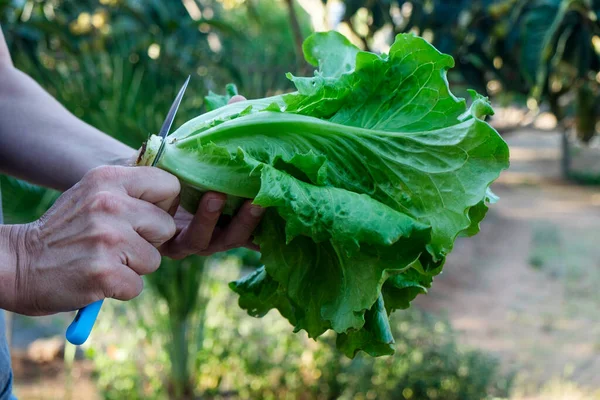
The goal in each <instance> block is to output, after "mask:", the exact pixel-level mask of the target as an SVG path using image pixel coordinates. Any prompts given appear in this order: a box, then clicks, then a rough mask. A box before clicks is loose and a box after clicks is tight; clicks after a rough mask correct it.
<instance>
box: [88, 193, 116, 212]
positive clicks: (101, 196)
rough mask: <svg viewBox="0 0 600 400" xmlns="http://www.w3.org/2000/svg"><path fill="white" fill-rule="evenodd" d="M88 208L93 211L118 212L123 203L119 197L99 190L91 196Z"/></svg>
mask: <svg viewBox="0 0 600 400" xmlns="http://www.w3.org/2000/svg"><path fill="white" fill-rule="evenodd" d="M88 209H89V210H90V211H91V212H93V213H106V214H113V215H114V214H119V213H120V212H121V211H122V209H123V205H122V202H121V200H120V199H119V197H118V196H117V195H116V194H114V193H112V192H108V191H101V192H97V193H95V194H94V195H93V196H91V199H90V202H89V206H88Z"/></svg>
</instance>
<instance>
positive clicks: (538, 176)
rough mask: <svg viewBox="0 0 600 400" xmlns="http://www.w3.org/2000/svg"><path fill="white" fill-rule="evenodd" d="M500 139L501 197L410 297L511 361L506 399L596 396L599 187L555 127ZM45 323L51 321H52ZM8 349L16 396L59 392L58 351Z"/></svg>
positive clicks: (20, 343) (85, 384) (81, 381)
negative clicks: (49, 354) (38, 355)
mask: <svg viewBox="0 0 600 400" xmlns="http://www.w3.org/2000/svg"><path fill="white" fill-rule="evenodd" d="M506 139H507V141H508V143H509V145H510V147H511V168H510V169H509V171H507V172H505V173H503V175H502V176H501V178H500V179H499V180H498V182H497V183H496V184H495V185H494V186H493V190H494V191H495V192H496V194H498V195H499V196H500V201H499V202H498V203H497V204H496V205H494V206H493V207H492V209H491V210H490V212H489V215H488V217H487V218H486V219H485V221H484V222H483V224H482V227H481V233H480V234H479V235H477V236H475V237H473V238H464V239H460V240H459V241H458V242H457V243H456V247H455V250H454V251H453V252H452V254H451V255H450V257H449V258H448V262H447V265H446V267H445V269H444V272H443V274H442V275H441V276H439V277H438V278H437V279H436V280H435V282H434V285H433V288H432V289H431V290H430V293H429V294H428V295H426V296H421V297H420V298H419V299H418V301H416V306H417V307H421V308H423V309H426V310H428V311H431V312H433V313H436V314H439V315H442V316H445V317H447V318H449V320H450V321H451V323H452V324H453V326H454V327H455V329H456V330H457V331H458V332H459V335H458V337H459V341H460V342H461V343H463V344H464V345H468V346H472V347H476V348H480V349H482V350H485V351H488V352H490V353H492V354H494V355H496V356H497V357H498V358H499V359H500V360H501V362H502V365H503V368H504V369H505V370H506V371H507V372H510V371H518V375H517V389H518V390H517V391H516V393H515V395H514V399H528V400H533V399H535V400H541V399H544V400H560V399H565V400H566V399H571V400H576V399H582V400H583V399H591V398H596V397H592V394H591V393H590V392H586V390H588V389H589V390H597V389H598V390H600V380H599V379H597V376H598V371H600V307H599V306H600V290H598V287H600V246H599V245H598V239H597V238H598V236H597V234H598V230H599V228H600V190H599V189H598V187H592V186H589V187H585V186H578V185H575V184H569V183H565V182H564V181H563V180H562V179H561V178H560V169H559V166H560V164H559V155H560V153H559V148H560V146H559V143H560V135H559V134H557V133H555V132H554V133H553V132H539V131H530V130H522V131H518V132H514V133H511V134H508V135H507V136H506ZM44 321H45V320H44ZM26 323H27V320H24V319H21V318H20V319H17V320H16V321H15V331H17V332H19V335H18V337H15V340H14V343H15V344H16V345H17V347H24V346H25V345H26V344H27V343H28V342H29V341H30V339H28V338H29V336H27V335H28V332H39V328H34V326H33V325H32V326H29V327H28V325H25V324H26ZM44 323H45V322H44ZM37 325H39V324H37ZM48 326H49V327H48ZM58 328H59V329H58V332H62V329H64V325H63V323H59V324H58ZM35 329H38V331H36V330H35ZM44 329H45V331H44V332H46V333H47V334H49V332H51V331H57V329H56V327H55V326H54V325H52V324H51V323H50V322H48V324H47V326H46V325H45V328H44ZM14 359H15V375H16V381H17V393H18V394H20V397H21V399H51V398H63V392H62V391H63V390H64V386H63V385H64V384H63V382H64V371H63V370H62V368H61V366H60V365H61V364H60V362H59V361H55V362H53V363H50V364H48V365H46V366H44V367H39V366H38V367H36V368H33V369H32V368H31V365H29V366H28V367H27V365H25V364H24V363H27V362H28V361H26V359H27V357H26V356H25V355H24V353H23V351H19V352H15V356H14ZM26 367H27V368H26ZM74 371H75V376H76V378H75V379H74V385H75V386H74V389H73V393H77V394H79V395H81V394H82V393H87V395H85V398H93V397H92V396H93V392H94V390H93V384H92V379H91V378H90V376H91V375H90V374H91V372H90V371H91V366H90V365H89V364H87V363H86V362H84V361H79V362H77V363H76V365H75V367H74ZM556 378H563V379H565V380H568V381H572V382H574V383H575V384H577V385H579V386H580V388H578V389H574V388H572V387H571V386H570V384H569V385H565V384H559V383H554V384H552V382H553V380H555V379H556ZM549 382H550V383H549ZM544 385H545V388H543V389H540V388H541V387H542V386H544ZM75 398H80V396H75Z"/></svg>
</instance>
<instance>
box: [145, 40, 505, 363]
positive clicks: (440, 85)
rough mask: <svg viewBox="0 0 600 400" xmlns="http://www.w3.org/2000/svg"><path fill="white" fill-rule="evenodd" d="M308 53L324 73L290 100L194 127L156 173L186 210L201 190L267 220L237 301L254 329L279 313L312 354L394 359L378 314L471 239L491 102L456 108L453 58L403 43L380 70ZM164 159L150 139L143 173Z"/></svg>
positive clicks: (487, 168) (492, 170)
mask: <svg viewBox="0 0 600 400" xmlns="http://www.w3.org/2000/svg"><path fill="white" fill-rule="evenodd" d="M304 51H305V56H306V58H307V60H308V61H309V62H311V63H313V64H315V65H317V64H318V67H319V70H318V71H317V72H316V73H315V76H314V77H311V78H299V77H293V76H291V75H288V76H289V77H290V79H291V80H292V81H293V82H294V84H295V85H296V87H297V89H298V92H295V93H291V94H287V95H283V96H276V97H269V98H265V99H258V100H251V101H246V102H240V103H235V104H231V105H225V106H223V107H221V108H218V109H216V110H214V111H212V112H209V113H206V114H204V115H201V116H199V117H197V118H195V119H192V120H190V121H189V122H187V123H186V124H184V125H183V126H181V127H180V128H179V129H178V130H177V131H176V132H174V133H173V134H172V135H171V136H170V137H169V139H168V141H167V144H166V146H165V147H164V152H163V154H162V156H161V158H160V160H158V164H157V166H158V167H159V168H162V169H165V170H167V171H169V172H171V173H173V174H174V175H176V176H177V177H179V178H180V180H181V181H182V185H183V191H182V196H181V203H182V205H183V206H184V207H185V208H187V209H188V210H194V209H195V208H196V206H197V202H198V199H199V196H200V193H201V192H202V191H205V190H217V191H220V192H224V193H227V194H229V195H230V196H229V201H230V204H229V208H230V209H229V212H231V210H232V209H234V208H236V207H237V205H238V204H239V201H241V199H242V198H253V199H254V203H255V204H258V205H261V206H263V207H270V209H269V210H268V211H267V213H266V214H265V217H264V218H263V220H262V223H261V227H260V229H259V230H258V231H257V233H256V235H255V238H256V242H257V243H259V244H260V246H261V251H262V254H263V261H264V263H265V268H264V269H261V270H259V271H257V272H255V273H253V274H252V275H250V276H248V277H247V278H246V279H243V280H241V281H238V282H237V283H235V284H233V285H232V288H233V289H234V290H235V291H237V292H238V293H239V294H240V296H241V299H240V305H241V306H242V307H244V308H247V309H248V311H249V313H250V314H252V315H263V314H264V313H266V312H267V311H268V310H269V309H270V308H277V309H278V310H279V311H280V312H281V314H282V315H284V316H285V317H286V318H287V319H288V320H290V322H291V323H292V324H293V325H294V326H295V328H296V330H300V329H304V330H306V331H307V332H308V334H309V336H310V337H314V338H316V337H318V336H320V335H321V334H323V333H324V332H325V331H326V330H328V329H333V330H334V331H336V332H337V333H339V334H340V336H339V337H338V346H339V347H340V349H341V350H343V351H344V352H345V353H346V354H347V355H348V356H350V357H353V356H354V355H355V354H356V352H357V351H359V350H365V351H367V352H368V353H369V354H371V355H374V356H379V355H383V354H390V353H392V352H393V337H392V336H391V332H390V330H389V322H388V316H387V313H389V312H391V311H393V310H394V309H399V308H406V307H408V303H409V302H410V301H411V300H412V299H413V298H414V297H415V296H416V295H417V294H418V293H420V292H423V291H425V288H427V287H429V285H430V283H431V279H432V278H431V277H432V276H434V275H436V274H437V273H439V271H440V270H441V267H442V265H443V263H444V257H445V255H446V254H447V253H448V252H450V251H451V249H452V245H453V242H454V239H455V238H456V236H457V235H458V234H461V233H464V232H466V233H467V234H469V235H471V234H474V233H476V232H477V227H478V224H479V222H480V221H481V220H482V218H483V217H484V215H485V210H486V209H487V208H486V205H485V201H486V199H488V200H489V198H490V195H489V191H488V186H489V185H490V183H491V182H492V181H493V180H494V179H495V178H497V177H498V175H499V173H500V171H501V170H502V169H504V168H507V167H508V147H507V146H506V144H505V143H504V141H503V140H502V139H501V138H500V136H499V135H498V134H497V132H495V131H494V130H493V129H492V128H491V127H490V126H489V125H488V124H487V123H486V122H485V121H484V120H483V119H484V118H485V116H486V115H489V114H491V113H492V110H491V107H490V105H489V103H488V102H487V99H485V98H483V97H481V96H479V95H477V94H475V93H472V95H473V104H472V105H471V107H470V108H467V107H466V105H465V102H464V100H459V99H457V98H456V97H454V96H453V95H452V94H451V93H450V91H449V88H448V85H447V81H446V79H445V74H446V70H447V69H448V68H450V67H451V66H452V64H453V61H452V58H451V57H449V56H447V55H443V54H441V53H439V52H438V51H437V50H436V49H435V48H433V47H432V46H431V45H430V44H428V43H427V42H425V41H424V40H422V39H421V38H418V37H415V36H413V35H399V36H398V37H397V39H396V42H395V43H394V45H393V46H392V48H391V49H390V54H389V56H388V55H383V56H378V55H375V54H373V53H368V52H360V51H359V50H358V49H357V48H356V47H354V46H353V45H351V44H350V43H349V42H348V40H347V39H345V38H344V37H343V36H341V35H340V34H338V33H336V32H329V33H320V34H314V35H312V36H310V37H309V38H308V39H307V40H306V41H305V43H304ZM213 97H214V96H213ZM223 103H224V102H223ZM160 144H161V140H160V139H159V138H158V137H157V136H152V137H151V138H150V139H149V141H148V142H147V143H146V145H145V146H144V147H143V150H142V152H141V154H140V159H139V163H140V164H141V165H149V164H150V163H151V162H152V161H153V160H154V157H155V155H156V151H157V149H158V147H159V146H160ZM199 171H202V172H201V173H199ZM388 278H389V279H388ZM384 282H385V285H384Z"/></svg>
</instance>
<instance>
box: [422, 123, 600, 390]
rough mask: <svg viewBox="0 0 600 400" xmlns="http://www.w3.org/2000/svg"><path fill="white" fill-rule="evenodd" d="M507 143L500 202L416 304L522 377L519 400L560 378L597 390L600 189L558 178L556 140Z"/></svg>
mask: <svg viewBox="0 0 600 400" xmlns="http://www.w3.org/2000/svg"><path fill="white" fill-rule="evenodd" d="M506 139H507V141H508V143H509V145H510V148H511V168H510V169H509V170H508V171H506V172H505V173H503V175H502V176H501V178H500V179H499V180H498V181H497V183H496V184H495V185H494V186H493V190H494V192H495V193H496V194H497V195H499V196H500V201H499V202H498V203H497V204H495V205H494V206H493V207H492V209H491V211H490V212H489V214H488V216H487V218H486V219H485V221H484V222H483V223H482V225H481V232H480V234H479V235H477V236H475V237H473V238H465V239H461V240H459V241H458V242H457V243H456V248H455V250H454V251H453V253H452V254H451V255H450V257H449V258H448V262H447V264H446V267H445V268H444V272H443V274H442V275H441V276H440V277H439V278H437V279H436V280H435V282H434V284H433V288H432V289H431V291H430V293H429V294H428V295H427V296H423V297H421V298H419V299H418V301H417V302H416V303H417V305H418V306H420V307H422V308H425V309H427V310H429V311H433V312H434V313H438V314H442V315H445V316H447V317H448V318H449V320H450V321H451V323H452V325H453V326H454V327H455V328H456V329H457V330H458V331H459V332H460V334H459V337H460V341H461V342H462V343H464V344H467V345H470V346H473V347H477V348H480V349H483V350H487V351H489V352H491V353H493V354H496V355H497V356H499V357H500V359H501V360H502V362H503V365H504V367H505V369H506V370H517V371H519V376H518V380H519V387H520V389H521V391H522V392H525V394H530V393H535V392H536V391H538V387H539V386H540V385H541V384H543V383H546V382H549V381H550V380H551V379H553V378H557V377H562V378H565V379H568V380H571V381H574V382H576V383H578V384H581V385H584V386H587V387H590V388H594V389H598V388H600V380H598V371H600V307H599V306H600V291H599V290H598V285H600V246H598V231H599V228H600V190H598V188H597V187H582V186H577V185H573V184H568V183H565V182H564V181H563V180H562V179H561V177H560V168H559V167H560V164H559V156H560V153H559V149H560V146H559V143H560V135H558V134H557V133H544V132H535V131H525V132H519V133H515V134H511V135H510V136H508V137H507V138H506ZM525 394H523V395H525ZM529 398H534V397H529ZM535 398H537V397H535ZM540 398H545V399H548V398H549V397H545V396H544V397H540Z"/></svg>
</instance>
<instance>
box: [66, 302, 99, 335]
mask: <svg viewBox="0 0 600 400" xmlns="http://www.w3.org/2000/svg"><path fill="white" fill-rule="evenodd" d="M103 302H104V300H98V301H96V302H94V303H92V304H88V305H87V306H85V307H83V308H81V309H79V311H77V315H76V316H75V319H74V320H73V322H71V325H69V327H68V328H67V340H68V341H69V342H70V343H72V344H74V345H77V346H78V345H80V344H83V343H85V341H86V340H87V338H88V337H89V336H90V333H92V328H93V327H94V323H95V322H96V318H97V317H98V313H99V312H100V307H102V303H103Z"/></svg>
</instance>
